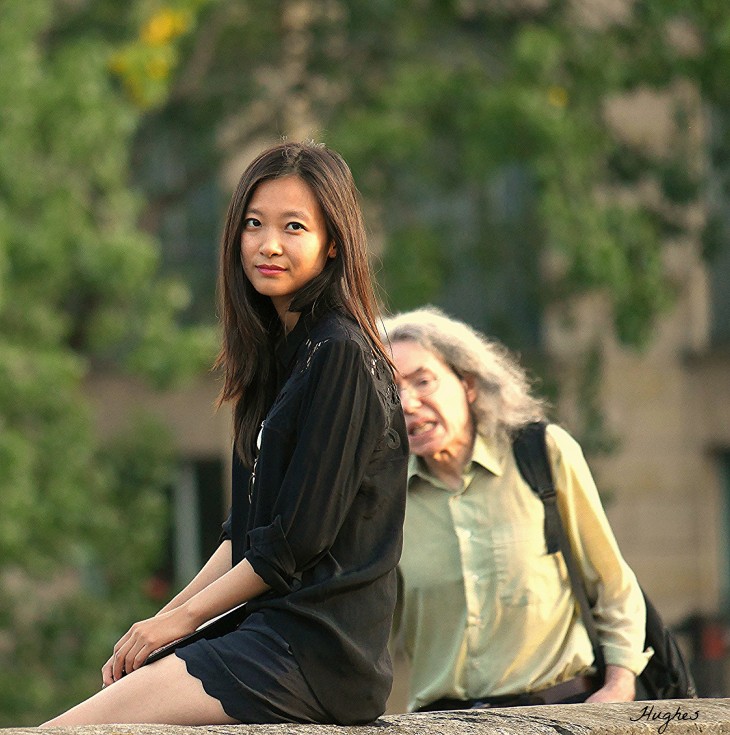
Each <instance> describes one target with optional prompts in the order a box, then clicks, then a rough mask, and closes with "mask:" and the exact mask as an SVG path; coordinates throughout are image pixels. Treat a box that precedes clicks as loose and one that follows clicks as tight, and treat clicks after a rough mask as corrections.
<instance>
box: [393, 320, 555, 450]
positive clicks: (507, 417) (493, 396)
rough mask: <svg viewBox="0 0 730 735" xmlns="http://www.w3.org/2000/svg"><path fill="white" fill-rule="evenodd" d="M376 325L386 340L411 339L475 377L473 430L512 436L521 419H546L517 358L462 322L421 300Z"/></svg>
mask: <svg viewBox="0 0 730 735" xmlns="http://www.w3.org/2000/svg"><path fill="white" fill-rule="evenodd" d="M381 330H382V335H381V336H382V338H383V341H384V342H385V343H387V342H390V343H393V342H404V341H406V342H407V341H410V342H415V343H416V344H418V345H420V346H421V347H423V348H424V349H427V350H429V351H430V352H432V353H433V354H434V355H436V356H437V357H439V358H440V359H441V360H443V361H444V362H445V363H446V364H447V365H448V366H449V367H450V368H451V369H452V370H454V372H455V373H457V375H460V376H472V377H473V378H474V387H475V389H476V399H475V401H474V403H473V404H472V412H473V416H474V421H475V423H476V428H477V431H478V433H479V434H481V435H482V436H483V437H485V438H486V439H488V440H494V439H499V438H503V437H512V436H513V435H514V434H515V432H516V431H517V430H518V429H520V428H521V427H522V426H524V425H525V424H528V423H530V422H532V421H544V420H545V417H546V411H547V402H546V401H545V400H544V399H542V398H539V397H537V396H534V395H533V394H532V387H531V384H530V380H529V378H528V377H527V373H526V372H525V370H524V369H523V368H522V367H521V366H520V364H519V362H518V360H517V358H516V357H515V356H513V355H512V354H511V353H510V351H509V350H508V349H507V348H506V347H505V346H504V345H503V344H501V343H500V342H498V341H496V340H493V339H489V338H487V337H485V336H484V335H483V334H481V333H480V332H477V331H476V330H475V329H472V328H471V327H470V326H468V325H467V324H465V323H464V322H461V321H458V320H457V319H453V318H451V317H448V316H446V315H445V314H444V313H443V312H442V311H441V310H440V309H437V308H436V307H433V306H426V307H424V308H421V309H415V310H414V311H408V312H403V313H402V314H396V315H395V316H393V317H389V318H385V319H383V322H382V328H381Z"/></svg>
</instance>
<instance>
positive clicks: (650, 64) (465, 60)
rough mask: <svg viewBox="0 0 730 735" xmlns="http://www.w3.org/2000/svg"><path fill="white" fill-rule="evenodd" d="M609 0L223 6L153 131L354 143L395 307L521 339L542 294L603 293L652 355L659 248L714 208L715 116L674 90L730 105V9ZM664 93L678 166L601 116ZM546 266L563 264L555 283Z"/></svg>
mask: <svg viewBox="0 0 730 735" xmlns="http://www.w3.org/2000/svg"><path fill="white" fill-rule="evenodd" d="M611 7H613V6H610V5H609V4H605V3H602V2H598V1H596V2H581V3H576V2H568V0H553V1H552V2H547V1H546V2H539V1H535V0H532V1H527V0H511V1H509V2H507V1H503V0H473V1H471V2H455V3H444V2H436V1H434V0H418V1H414V2H411V3H392V2H379V1H370V0H369V1H368V2H365V1H364V0H363V1H362V2H361V1H359V0H357V1H355V2H342V1H341V0H326V1H325V2H316V3H315V2H307V0H279V2H277V3H270V4H266V5H265V6H261V5H260V4H256V3H253V2H247V1H246V0H217V1H216V2H213V3H211V4H210V6H209V7H208V9H207V10H206V13H205V17H204V20H203V22H202V24H201V30H200V32H199V33H197V34H195V35H194V36H193V37H191V39H190V43H189V44H188V45H187V46H186V53H185V54H184V55H183V57H182V59H181V67H180V68H181V72H180V74H179V76H178V77H177V78H176V81H175V82H173V88H172V94H171V96H170V99H169V101H168V103H167V105H166V107H165V108H163V110H162V111H161V112H160V113H159V116H158V117H157V123H158V124H159V125H160V127H161V128H163V129H165V130H167V131H168V132H169V130H170V129H171V128H172V127H174V128H175V130H176V134H177V135H178V136H181V137H184V136H185V135H186V133H185V131H184V128H185V125H186V124H187V123H186V122H185V120H188V121H189V122H190V128H189V130H188V132H187V135H189V136H190V137H189V138H188V140H189V141H190V143H191V145H190V148H191V149H192V148H195V146H194V145H192V140H193V136H197V138H198V139H200V137H201V131H202V137H203V138H204V139H205V140H206V141H208V143H207V144H206V145H207V146H208V148H207V150H208V152H210V153H211V155H210V156H209V157H208V161H209V165H210V167H211V170H213V169H215V170H219V169H220V168H221V167H224V166H225V165H227V164H228V162H229V161H230V160H231V159H235V158H237V157H238V156H239V153H240V151H241V149H242V148H243V149H245V148H247V147H248V146H252V145H254V144H257V143H264V142H270V141H271V140H273V139H275V138H276V137H277V136H279V135H289V136H292V137H299V136H301V135H302V134H309V135H313V136H314V137H316V138H320V139H324V140H325V141H326V142H329V143H330V144H332V145H333V146H335V147H337V148H339V149H340V150H342V152H343V153H344V154H345V157H346V158H347V159H348V161H349V162H350V163H351V165H352V167H353V169H354V171H355V175H356V178H357V180H358V183H359V184H360V186H361V188H362V189H363V192H364V194H365V196H366V200H367V201H368V203H369V207H370V211H371V212H372V214H371V216H370V222H371V228H372V229H373V231H374V232H375V234H376V235H377V236H378V238H379V239H380V240H382V242H383V259H384V262H383V268H382V270H381V279H382V280H383V282H384V284H385V285H386V291H387V293H388V295H389V302H390V306H392V307H393V308H403V307H408V306H412V305H415V304H419V303H423V302H425V301H434V302H437V303H440V304H441V305H443V306H446V307H448V308H449V309H450V310H451V311H453V312H455V313H459V314H460V315H461V316H464V317H466V318H469V319H470V320H471V321H473V322H474V323H476V324H477V325H480V326H483V327H484V328H487V329H489V331H491V332H492V333H496V334H497V335H498V336H501V337H502V338H503V339H507V341H508V342H510V343H511V344H513V345H514V346H518V347H519V346H524V345H525V344H529V343H530V342H532V343H535V342H536V340H537V339H538V335H537V329H538V328H537V326H536V325H535V322H536V321H537V319H538V315H539V312H540V309H541V308H542V306H544V304H545V303H547V302H553V303H554V302H555V301H556V300H558V301H559V300H562V299H565V298H566V297H567V296H570V295H571V294H575V293H580V292H584V291H588V290H595V289H600V290H602V291H604V292H605V293H606V294H607V295H608V296H609V299H610V301H611V303H612V305H613V315H614V323H615V327H616V332H617V335H618V336H619V338H620V339H621V340H622V341H623V342H625V343H627V344H629V345H642V344H645V343H646V341H647V340H648V339H649V338H650V336H651V333H652V328H653V326H654V324H655V322H656V319H657V317H658V315H659V314H660V313H662V311H663V310H665V309H666V308H667V307H668V306H669V305H670V304H671V301H672V296H673V291H674V287H675V284H674V283H673V282H672V281H671V278H670V277H668V274H667V272H666V270H665V268H664V265H663V252H664V249H665V247H666V246H667V244H668V243H669V244H670V245H671V242H672V241H673V239H674V238H677V237H679V236H681V235H682V234H685V233H686V232H687V231H688V230H690V229H691V228H692V226H693V225H692V224H691V223H690V222H689V220H690V219H691V218H690V217H688V216H687V211H688V208H689V205H690V204H692V203H696V202H697V201H698V198H701V197H705V196H706V184H707V171H706V170H703V169H702V167H701V166H698V165H697V163H696V162H697V158H698V155H700V147H699V144H698V141H697V139H696V135H695V134H694V132H693V128H696V127H697V124H698V117H697V113H698V108H697V106H695V107H693V104H692V103H691V102H687V101H686V100H685V101H684V102H683V100H682V98H681V96H677V95H676V94H675V86H676V84H677V82H679V81H681V80H689V82H690V83H691V84H693V85H696V86H697V88H698V89H699V90H700V92H701V94H702V99H703V103H702V104H703V105H714V106H715V107H716V108H719V109H721V108H722V107H723V105H724V103H725V102H726V99H725V98H726V96H727V85H725V84H724V83H723V79H725V78H726V76H724V74H726V72H727V67H728V60H727V59H728V55H727V53H726V51H727V48H726V47H727V37H726V36H727V31H726V29H727V24H728V15H729V14H730V11H729V10H728V9H727V4H726V3H723V2H722V0H714V1H713V0H703V1H702V2H697V3H694V2H688V1H687V0H669V1H668V2H665V1H664V0H636V2H633V3H627V4H626V6H625V12H623V13H622V14H619V15H614V16H612V15H611V14H610V13H611ZM240 39H245V41H246V42H245V43H240ZM647 89H648V90H653V91H654V92H656V93H658V94H663V93H666V94H667V95H669V96H670V98H671V99H674V101H675V103H676V109H675V114H674V121H673V122H674V126H675V129H674V133H673V136H674V139H673V140H672V141H670V143H669V146H668V150H667V151H665V152H663V153H656V152H652V151H651V150H647V149H646V148H645V147H642V146H637V145H635V144H634V143H632V141H630V140H627V139H626V138H625V137H623V136H622V135H621V134H620V133H619V132H617V131H616V129H615V127H614V126H612V124H611V122H610V119H609V115H607V113H606V105H607V102H608V101H610V100H611V99H615V98H618V97H620V96H621V95H630V94H632V93H634V92H636V91H640V90H647ZM703 109H706V108H702V106H700V107H699V114H700V115H702V113H703ZM191 110H196V111H197V112H191ZM181 116H182V118H183V122H182V127H180V126H178V123H179V122H180V121H181ZM726 130H727V126H725V132H724V135H725V137H727V132H726ZM210 141H215V144H211V143H210ZM722 147H723V150H726V148H727V146H726V143H724V142H723V143H722ZM713 155H714V154H713ZM715 159H717V156H715ZM204 175H205V174H203V176H204ZM196 180H197V181H199V180H200V167H197V168H196V175H195V176H194V177H191V181H192V182H195V181H196ZM184 189H185V185H184V184H183V185H182V186H180V185H179V183H178V186H177V187H176V189H175V190H170V189H168V190H167V195H168V196H167V198H166V199H165V196H164V195H163V194H162V193H160V197H159V203H160V205H161V206H162V207H173V208H174V207H175V206H176V203H175V199H176V197H179V198H180V199H181V200H182V199H184V197H185V192H184ZM648 190H651V191H652V192H658V194H656V195H653V196H646V195H645V192H646V191H648ZM716 232H718V227H717V223H715V227H714V229H712V228H710V229H708V233H709V234H712V233H716ZM723 232H724V230H723ZM708 239H709V238H708ZM546 254H549V256H550V257H549V261H550V262H551V263H553V264H555V263H557V264H559V266H560V267H559V268H557V269H555V268H553V270H552V271H551V272H550V274H549V277H546V274H545V272H544V270H543V268H544V263H545V260H546V257H545V256H546ZM474 289H477V293H478V295H479V298H474V297H473V294H474ZM469 294H472V295H471V296H470V295H469Z"/></svg>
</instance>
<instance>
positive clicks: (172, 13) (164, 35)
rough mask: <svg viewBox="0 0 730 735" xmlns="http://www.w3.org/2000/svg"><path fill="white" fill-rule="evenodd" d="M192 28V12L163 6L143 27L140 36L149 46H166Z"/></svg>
mask: <svg viewBox="0 0 730 735" xmlns="http://www.w3.org/2000/svg"><path fill="white" fill-rule="evenodd" d="M188 28H190V14H189V13H186V12H185V11H183V10H173V9H172V8H163V9H162V10H160V11H159V12H158V13H155V15H153V16H152V17H151V18H150V19H149V20H148V21H147V22H146V23H145V24H144V26H143V27H142V30H141V31H140V37H141V38H142V41H143V42H144V43H146V44H147V45H148V46H164V45H165V44H166V43H169V42H170V41H172V40H173V39H174V38H176V37H177V36H180V35H182V34H183V33H185V31H187V30H188Z"/></svg>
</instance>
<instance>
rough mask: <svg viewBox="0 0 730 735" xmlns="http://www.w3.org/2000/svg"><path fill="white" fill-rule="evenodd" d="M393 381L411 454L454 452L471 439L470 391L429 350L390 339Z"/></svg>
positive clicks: (411, 343)
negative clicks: (395, 373)
mask: <svg viewBox="0 0 730 735" xmlns="http://www.w3.org/2000/svg"><path fill="white" fill-rule="evenodd" d="M392 350H393V362H394V363H395V366H396V368H397V369H398V374H397V375H396V384H397V385H398V392H399V393H400V398H401V404H402V405H403V411H404V413H405V416H406V427H407V429H408V442H409V444H410V450H411V452H412V453H413V454H418V455H420V456H426V457H429V456H434V455H436V454H439V453H442V452H449V453H452V454H454V455H456V454H457V452H458V451H459V449H460V448H461V447H463V446H464V445H465V444H467V445H471V443H472V441H473V439H474V426H473V422H472V419H471V413H470V411H469V404H470V403H471V402H472V401H473V400H474V391H473V390H472V389H470V388H469V387H468V385H467V383H466V381H464V380H462V379H461V378H460V377H459V376H458V375H456V373H455V372H454V371H453V370H452V369H451V368H450V367H449V366H448V365H446V363H444V361H443V360H441V358H440V357H438V356H436V355H435V354H434V353H433V352H431V351H430V350H427V349H425V348H424V347H421V345H419V344H417V343H416V342H411V341H407V340H403V341H399V342H393V344H392Z"/></svg>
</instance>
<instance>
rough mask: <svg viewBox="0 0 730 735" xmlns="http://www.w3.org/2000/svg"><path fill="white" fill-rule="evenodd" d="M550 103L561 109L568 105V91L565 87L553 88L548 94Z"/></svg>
mask: <svg viewBox="0 0 730 735" xmlns="http://www.w3.org/2000/svg"><path fill="white" fill-rule="evenodd" d="M547 97H548V102H549V103H550V104H551V105H552V106H553V107H560V108H561V109H562V108H564V107H566V106H567V105H568V90H567V89H565V87H558V86H552V87H550V88H549V89H548V93H547Z"/></svg>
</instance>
